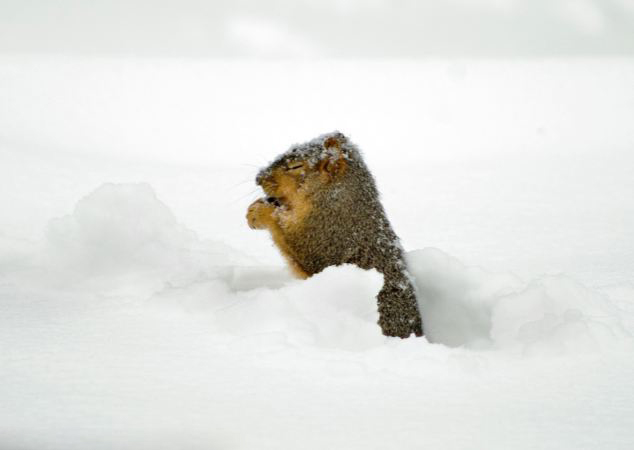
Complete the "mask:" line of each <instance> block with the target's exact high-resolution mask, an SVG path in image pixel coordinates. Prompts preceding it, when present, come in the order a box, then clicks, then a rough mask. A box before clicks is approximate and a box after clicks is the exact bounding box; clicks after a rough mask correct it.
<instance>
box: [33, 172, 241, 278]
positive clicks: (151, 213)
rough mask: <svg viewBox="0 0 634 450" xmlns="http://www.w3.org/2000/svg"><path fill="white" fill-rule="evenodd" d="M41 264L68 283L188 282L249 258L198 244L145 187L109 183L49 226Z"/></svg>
mask: <svg viewBox="0 0 634 450" xmlns="http://www.w3.org/2000/svg"><path fill="white" fill-rule="evenodd" d="M45 246H46V250H45V259H46V260H47V263H48V264H49V265H50V266H52V267H54V268H55V269H56V270H57V273H59V272H60V271H63V272H64V273H65V274H66V275H71V278H73V279H77V278H94V277H98V278H107V277H113V276H128V275H130V274H136V273H156V274H160V276H163V277H166V279H169V280H177V279H191V278H195V277H196V276H199V275H200V274H204V273H209V272H210V271H213V270H215V269H216V268H217V267H219V266H229V265H232V264H245V263H249V262H252V260H251V259H250V258H247V257H246V256H244V255H242V254H240V253H239V252H238V251H236V250H234V249H232V248H230V247H228V246H227V245H225V244H223V243H220V242H208V241H207V242H203V241H200V240H199V239H198V238H197V236H196V234H195V233H194V232H193V231H191V230H189V229H188V228H186V227H185V226H183V225H181V224H180V223H178V221H177V220H176V217H175V216H174V214H173V213H172V211H171V210H170V209H169V208H168V207H167V206H166V205H165V204H164V203H163V202H161V201H160V200H159V199H158V197H157V196H156V193H155V192H154V190H153V189H152V187H151V186H150V185H148V184H145V183H138V184H137V183H126V184H113V183H107V184H104V185H102V186H100V187H99V188H98V189H96V190H95V191H93V192H92V193H90V194H88V195H87V196H85V197H84V198H82V199H81V200H79V201H78V202H77V205H76V206H75V209H74V211H73V213H72V214H70V215H67V216H64V217H61V218H56V219H53V220H51V221H50V223H49V225H48V227H47V229H46V239H45Z"/></svg>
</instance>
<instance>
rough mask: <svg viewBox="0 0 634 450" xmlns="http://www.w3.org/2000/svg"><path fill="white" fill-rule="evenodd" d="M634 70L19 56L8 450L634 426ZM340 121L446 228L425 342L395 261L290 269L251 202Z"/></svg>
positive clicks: (605, 65)
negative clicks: (267, 167)
mask: <svg viewBox="0 0 634 450" xmlns="http://www.w3.org/2000/svg"><path fill="white" fill-rule="evenodd" d="M245 68H248V69H250V70H251V71H250V72H249V71H245ZM253 71H256V73H257V76H254V75H253V73H254V72H253ZM333 73H341V74H342V75H341V77H334V76H330V77H329V76H327V74H333ZM298 76H299V77H300V80H299V81H298ZM632 76H634V62H632V61H627V60H596V61H549V62H532V63H530V62H517V63H500V62H490V63H484V62H480V63H469V62H464V63H456V62H451V63H445V62H430V63H425V64H411V63H398V64H396V63H392V64H384V65H381V64H375V63H372V64H370V63H359V65H358V66H353V65H350V64H346V63H330V65H325V64H316V65H306V66H305V67H303V68H297V67H296V66H291V67H290V68H289V66H287V65H284V64H279V65H275V64H273V65H271V64H260V65H258V64H251V65H245V64H238V63H236V64H229V63H207V62H191V61H156V62H144V63H140V62H133V61H116V60H110V61H107V60H93V61H82V60H69V61H66V62H61V63H58V62H53V61H52V60H42V59H15V58H14V59H5V60H2V61H0V78H1V79H2V83H0V99H1V100H2V103H3V104H4V105H9V108H4V109H2V110H0V124H2V127H1V128H0V129H1V130H2V132H1V133H2V136H1V140H0V158H1V159H0V161H1V163H2V164H1V165H0V199H1V200H2V203H3V205H4V206H3V208H4V209H3V215H2V217H1V218H0V381H1V383H0V386H2V388H0V448H1V449H5V448H6V449H41V448H47V449H85V448H90V449H102V448H103V449H113V448H116V449H139V448H152V449H163V448H165V449H167V448H191V449H209V448H222V449H225V448H227V449H232V448H235V449H252V448H257V449H261V448H275V449H280V448H306V449H311V448H315V449H318V448H319V449H323V448H345V449H362V448H363V449H368V448H370V449H372V448H376V449H379V448H381V449H383V448H398V447H407V448H426V449H428V448H439V449H472V448H487V449H498V448H499V449H509V448H519V449H531V448H543V449H568V448H569V449H596V448H610V449H629V448H632V446H634V432H633V431H632V430H634V406H633V405H634V384H633V383H632V381H631V380H632V379H633V378H634V358H632V356H633V350H634V341H633V340H632V333H633V332H634V275H633V273H634V237H633V235H632V230H634V205H633V203H634V202H632V195H631V193H632V192H634V182H633V181H632V180H633V179H634V177H632V170H633V167H634V165H633V164H632V162H633V160H634V158H633V157H632V153H631V151H632V148H633V147H634V134H633V131H632V127H631V118H632V117H634V84H632V83H631V79H632ZM324 79H325V80H326V81H323V80H324ZM359 80H360V81H359ZM322 81H323V83H322V84H319V83H318V82H322ZM249 83H252V85H249ZM359 84H361V86H359ZM597 85H598V86H600V87H601V89H597ZM306 86H313V88H312V89H308V88H307V87H306ZM379 86H380V87H382V88H385V90H386V91H387V92H384V91H383V90H381V89H373V87H379ZM265 88H267V89H265ZM366 88H367V89H366ZM368 89H369V90H368ZM368 92H371V93H372V94H373V95H372V96H373V99H374V101H376V103H375V105H377V108H376V109H375V110H372V108H370V106H369V104H368V102H367V101H366V102H363V101H362V99H363V98H364V96H367V95H369V94H368ZM298 93H303V94H304V95H303V96H302V98H300V99H296V98H295V95H296V94H298ZM332 99H337V100H338V101H339V102H341V110H339V109H338V108H336V107H335V106H336V102H335V104H333V103H332ZM299 106H303V108H302V109H301V111H302V112H303V114H298V113H297V111H299V109H298V107H299ZM293 107H295V109H293ZM335 122H340V123H338V124H336V123H335ZM379 123H380V124H382V126H381V127H378V126H375V125H377V124H379ZM335 128H338V129H341V130H342V131H344V132H345V133H346V134H347V135H349V136H350V137H351V139H352V140H353V141H354V142H355V143H356V144H358V145H359V147H360V148H361V149H362V150H363V151H364V155H365V156H366V159H367V161H368V165H369V166H370V169H371V170H373V172H374V173H375V176H376V178H377V182H378V185H379V188H380V189H381V191H382V193H383V199H384V204H385V207H386V210H387V212H388V216H389V217H390V218H391V220H392V222H393V224H394V227H395V229H396V231H397V233H398V234H399V235H400V236H401V238H402V241H403V244H404V247H405V248H406V249H412V248H417V247H420V248H422V247H424V248H423V249H421V250H412V251H409V252H408V253H407V259H408V263H409V266H410V271H411V272H412V275H413V276H414V278H415V280H416V284H417V287H418V291H419V294H420V299H419V301H420V306H421V310H422V314H423V321H424V326H425V330H426V333H427V334H426V338H424V339H407V340H400V339H397V338H386V337H384V336H382V335H381V334H380V332H379V328H378V326H377V325H376V320H377V312H376V301H375V299H374V296H375V295H376V293H377V292H378V290H379V289H380V286H381V282H382V277H381V275H380V274H378V273H377V272H375V271H363V270H360V269H358V268H356V267H351V266H342V267H332V268H328V269H327V270H325V271H324V272H322V273H320V274H318V275H316V276H314V277H312V278H310V279H308V280H305V281H299V280H295V279H293V278H292V277H291V276H290V275H289V273H288V271H287V270H286V268H285V267H284V266H283V264H282V260H281V258H280V257H279V255H278V254H277V253H276V251H275V249H274V248H272V246H271V244H270V240H269V239H268V238H267V236H266V234H265V233H262V232H260V233H258V232H254V231H252V230H249V229H248V227H247V226H246V222H245V218H244V214H245V209H246V206H247V205H248V204H249V203H250V201H251V200H252V199H253V198H255V196H257V195H259V194H258V193H257V192H255V191H253V190H252V188H253V187H254V176H255V173H256V172H257V170H258V168H259V167H260V166H262V165H264V164H266V160H267V158H268V159H271V158H273V157H275V156H276V155H277V154H278V153H279V152H280V150H283V149H285V148H288V146H289V145H290V144H292V143H293V142H299V141H304V140H306V139H310V138H311V137H314V135H317V134H320V133H322V132H326V131H331V130H333V129H335ZM300 134H303V136H302V135H300ZM401 146H402V148H403V150H402V151H401ZM210 149H211V150H210ZM382 149H390V151H384V150H382ZM243 164H249V165H248V166H247V165H243ZM452 255H453V256H452Z"/></svg>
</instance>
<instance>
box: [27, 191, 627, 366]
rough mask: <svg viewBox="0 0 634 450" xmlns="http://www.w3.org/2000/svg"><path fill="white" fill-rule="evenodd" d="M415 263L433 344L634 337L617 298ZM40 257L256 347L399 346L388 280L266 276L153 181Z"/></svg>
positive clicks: (523, 346)
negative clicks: (387, 317)
mask: <svg viewBox="0 0 634 450" xmlns="http://www.w3.org/2000/svg"><path fill="white" fill-rule="evenodd" d="M263 238H264V236H263ZM407 258H408V264H409V267H410V272H411V274H412V275H413V277H414V279H415V281H416V285H417V289H418V296H419V303H420V309H421V312H422V315H423V320H424V325H425V331H426V339H427V340H428V341H430V342H432V343H439V344H444V345H447V346H450V347H465V348H468V349H472V350H505V351H510V352H514V353H520V354H524V355H534V354H544V353H545V354H567V353H585V352H595V351H609V350H610V348H611V347H614V346H615V345H621V344H622V342H623V341H624V340H626V338H627V337H628V332H627V330H626V329H625V328H624V327H623V325H622V324H621V321H620V319H619V311H618V308H616V306H615V305H613V304H612V302H611V300H610V299H609V298H608V297H607V296H605V295H603V294H601V293H599V292H596V291H593V290H591V289H588V288H586V287H584V286H583V285H581V284H579V283H577V282H575V281H573V280H571V279H568V278H566V277H565V276H550V277H544V278H541V279H537V280H533V281H531V282H529V283H524V282H523V281H522V280H520V279H518V278H517V277H515V276H513V275H511V274H503V273H489V272H487V271H485V270H483V269H480V268H476V267H467V266H465V265H463V264H462V263H461V262H460V261H458V260H457V259H455V258H452V257H451V256H449V255H447V254H445V253H443V252H442V251H441V250H438V249H424V250H415V251H412V252H409V253H408V255H407ZM39 259H40V260H41V261H42V262H41V264H42V267H41V268H43V269H44V270H45V272H46V273H48V277H49V279H50V277H51V276H53V277H54V278H55V281H56V283H57V284H58V285H59V284H60V283H62V286H66V287H68V288H72V289H78V288H79V289H85V290H88V291H90V292H93V291H94V292H111V291H117V290H118V291H121V290H122V289H123V290H125V289H127V288H130V289H132V288H134V289H137V291H136V295H137V296H139V295H140V296H141V297H143V298H144V299H145V300H146V306H147V307H149V308H155V307H158V308H159V309H165V308H167V309H171V310H172V311H173V310H180V311H182V312H187V313H189V314H194V315H198V316H200V317H203V318H206V320H208V321H209V327H210V333H216V332H217V333H220V334H223V335H229V336H234V337H236V338H240V339H243V338H245V337H253V336H258V339H256V340H255V341H253V344H254V345H255V346H256V347H257V342H258V341H259V339H260V338H261V337H262V336H265V335H266V336H268V337H269V338H273V340H275V341H276V342H278V343H279V344H280V345H281V344H284V345H289V346H294V345H295V346H309V347H326V348H337V349H342V350H367V349H370V348H375V347H379V346H383V345H386V342H388V341H389V339H387V338H385V337H383V336H382V335H381V334H380V330H379V329H378V328H377V326H376V320H377V312H376V301H375V299H374V297H375V295H376V293H377V292H378V290H379V289H380V286H381V283H382V277H381V275H380V274H378V273H377V272H376V271H364V270H362V269H359V268H356V267H353V266H342V267H331V268H328V269H327V270H325V271H324V272H323V273H320V274H318V275H317V276H315V277H313V278H311V279H309V280H307V281H298V280H294V279H292V278H291V277H290V276H289V274H288V273H287V272H286V270H285V269H284V268H267V267H258V266H257V265H255V264H254V261H253V260H251V259H250V258H248V257H246V256H245V255H242V254H240V253H239V252H237V251H235V250H233V249H231V248H229V247H228V246H226V245H223V244H221V243H219V242H212V241H201V240H200V239H198V238H197V236H196V234H195V233H194V232H193V231H191V230H189V229H187V227H185V226H184V225H182V224H180V223H178V221H177V219H176V217H175V216H174V214H173V213H172V212H171V211H170V209H169V208H168V207H167V206H166V205H165V204H164V203H163V202H161V201H160V200H159V199H158V198H157V196H156V194H155V192H154V191H153V189H152V188H151V186H149V185H147V184H112V183H108V184H105V185H103V186H101V187H99V188H98V189H96V190H95V191H94V192H92V193H90V194H88V195H87V196H85V197H84V198H82V199H81V200H79V202H78V203H77V205H76V207H75V209H74V211H73V212H72V214H69V215H67V216H64V217H61V218H56V219H53V220H51V222H50V224H49V226H48V228H47V230H46V237H45V241H44V245H43V250H42V253H41V255H40V258H39ZM141 286H143V289H141V288H140V287H141ZM139 289H141V290H139ZM266 340H267V339H265V341H266ZM416 341H417V342H418V343H419V345H420V346H421V348H423V347H424V346H425V345H426V344H425V340H422V339H421V340H416ZM249 342H251V341H249Z"/></svg>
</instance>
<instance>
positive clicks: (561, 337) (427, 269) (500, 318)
mask: <svg viewBox="0 0 634 450" xmlns="http://www.w3.org/2000/svg"><path fill="white" fill-rule="evenodd" d="M407 259H408V264H409V267H410V271H411V272H412V275H413V276H414V278H415V280H416V284H417V288H418V295H419V304H420V308H421V310H422V311H423V324H424V327H425V331H426V333H427V336H428V338H429V339H430V340H431V341H432V342H439V343H443V344H446V345H449V346H453V347H455V346H465V347H468V348H472V349H504V350H510V351H513V352H519V353H521V354H524V355H532V354H550V355H558V354H567V353H587V352H595V351H602V350H608V349H610V348H611V347H614V346H619V345H621V344H624V343H625V341H626V340H627V338H629V337H630V333H629V332H628V331H627V330H626V329H625V327H624V326H623V324H622V322H621V316H622V311H620V310H619V308H618V307H617V306H616V305H614V304H613V302H612V301H611V300H610V298H609V297H608V296H606V295H604V294H602V293H600V292H598V291H595V290H592V289H589V288H587V287H585V286H583V285H581V284H579V283H577V282H576V281H574V280H572V279H570V278H568V277H566V276H546V277H542V278H539V279H536V280H533V281H531V282H530V283H528V284H526V283H524V282H522V281H521V280H520V279H518V278H517V277H515V276H513V275H510V274H502V273H490V272H487V271H485V270H483V269H480V268H477V267H467V266H465V265H464V264H462V263H461V262H460V261H458V260H457V259H455V258H453V257H451V256H449V255H447V254H445V253H443V252H441V251H440V250H437V249H431V248H430V249H424V250H416V251H413V252H410V253H409V254H408V255H407Z"/></svg>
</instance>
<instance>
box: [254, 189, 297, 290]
mask: <svg viewBox="0 0 634 450" xmlns="http://www.w3.org/2000/svg"><path fill="white" fill-rule="evenodd" d="M276 208H277V207H276V206H275V205H274V204H272V203H269V202H267V201H266V200H264V199H261V198H260V199H258V200H256V201H254V202H253V203H251V205H249V208H248V209H247V222H248V223H249V227H251V228H252V229H254V230H264V229H268V230H269V231H270V233H271V237H272V238H273V242H274V243H275V245H277V248H278V249H279V250H280V252H281V253H282V255H283V256H284V258H286V260H287V261H288V264H289V266H290V268H291V271H292V272H293V273H294V274H295V275H297V276H298V277H299V278H308V277H309V275H308V274H307V273H306V271H304V269H303V268H302V267H301V266H300V265H299V263H298V262H297V261H296V260H295V258H294V257H293V256H292V252H291V251H290V247H289V245H288V243H287V242H286V239H285V237H284V231H283V229H282V227H280V224H279V222H278V218H277V217H276V215H275V214H274V213H275V209H276Z"/></svg>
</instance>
